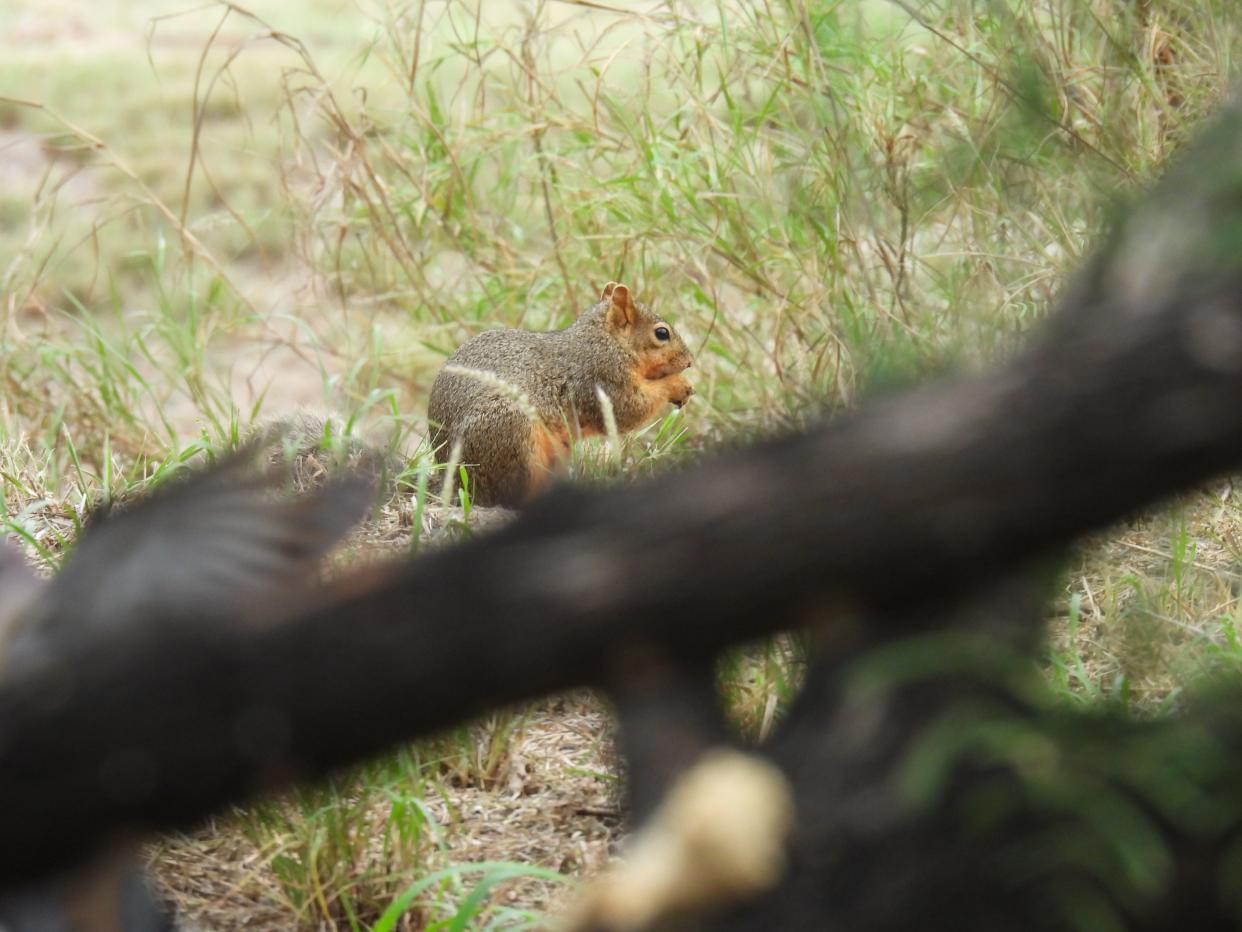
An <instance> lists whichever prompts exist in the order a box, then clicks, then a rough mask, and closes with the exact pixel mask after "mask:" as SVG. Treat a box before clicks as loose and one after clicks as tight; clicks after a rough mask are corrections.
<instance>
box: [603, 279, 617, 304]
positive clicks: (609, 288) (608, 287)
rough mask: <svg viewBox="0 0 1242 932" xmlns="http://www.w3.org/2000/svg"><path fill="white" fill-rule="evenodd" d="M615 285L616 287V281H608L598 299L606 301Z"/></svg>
mask: <svg viewBox="0 0 1242 932" xmlns="http://www.w3.org/2000/svg"><path fill="white" fill-rule="evenodd" d="M616 287H617V283H616V282H609V283H608V284H607V285H605V286H604V293H603V294H602V295H600V296H599V299H600V300H601V301H607V300H608V299H609V298H611V297H612V290H613V289H614V288H616Z"/></svg>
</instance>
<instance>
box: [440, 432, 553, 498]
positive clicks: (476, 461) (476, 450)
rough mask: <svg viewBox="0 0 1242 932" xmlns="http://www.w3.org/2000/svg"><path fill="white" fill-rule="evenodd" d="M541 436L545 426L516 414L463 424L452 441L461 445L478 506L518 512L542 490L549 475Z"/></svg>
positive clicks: (463, 462)
mask: <svg viewBox="0 0 1242 932" xmlns="http://www.w3.org/2000/svg"><path fill="white" fill-rule="evenodd" d="M541 431H542V425H536V424H532V423H531V422H530V420H529V419H528V418H527V417H526V416H525V414H523V413H522V412H520V411H516V410H514V411H506V412H504V413H503V414H502V415H500V416H499V417H498V416H497V412H495V411H491V412H488V416H487V417H484V418H472V419H469V420H467V421H465V422H463V423H462V424H460V425H459V427H458V429H457V430H455V431H454V432H453V436H454V440H455V441H458V442H460V443H461V458H460V462H461V463H462V464H463V465H464V466H465V468H466V475H467V478H468V480H469V483H470V489H469V491H470V498H471V500H472V501H473V502H474V503H475V504H476V505H482V506H484V507H491V506H495V505H501V506H504V507H506V508H516V507H519V506H521V505H523V504H525V503H526V502H527V501H528V500H529V499H530V497H531V496H532V495H534V494H535V493H536V492H538V491H539V489H540V488H541V487H542V485H543V480H544V478H545V477H546V476H547V474H548V469H547V467H546V466H545V465H544V458H543V456H544V452H545V444H544V438H543V436H542V432H541Z"/></svg>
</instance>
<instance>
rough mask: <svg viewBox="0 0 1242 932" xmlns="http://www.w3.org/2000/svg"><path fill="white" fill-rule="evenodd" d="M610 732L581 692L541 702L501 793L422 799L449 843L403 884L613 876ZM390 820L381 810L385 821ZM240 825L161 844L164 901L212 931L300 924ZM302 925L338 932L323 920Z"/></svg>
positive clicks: (544, 891) (499, 897) (567, 891)
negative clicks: (519, 873)
mask: <svg viewBox="0 0 1242 932" xmlns="http://www.w3.org/2000/svg"><path fill="white" fill-rule="evenodd" d="M611 731H612V726H611V723H610V720H609V718H608V716H607V714H606V713H605V712H604V710H603V707H602V706H601V705H600V703H599V702H597V701H596V700H595V699H593V698H592V697H590V696H587V695H571V696H563V697H559V698H554V699H551V700H548V701H546V702H543V703H540V704H538V705H537V706H536V707H534V709H533V710H532V714H531V717H530V719H529V720H528V721H527V724H526V725H525V726H524V730H523V732H522V734H521V735H520V736H518V737H517V738H516V740H515V741H514V744H513V746H512V748H511V753H510V756H509V760H508V762H507V767H506V773H505V775H504V776H503V777H502V779H501V780H500V781H499V785H498V787H497V788H494V789H484V788H480V787H478V786H464V787H457V786H453V785H452V784H451V783H450V782H449V781H447V780H446V781H441V782H439V783H437V784H436V787H435V790H434V791H430V792H428V793H427V796H426V798H425V799H424V802H425V804H426V807H427V812H428V813H429V815H430V816H431V817H432V818H433V819H434V820H435V822H436V824H437V825H438V827H439V829H440V834H441V836H442V847H440V848H438V849H435V848H429V850H428V851H427V852H426V856H425V862H424V863H423V864H422V865H420V866H419V868H418V870H417V872H414V873H412V874H411V875H410V876H409V877H408V878H405V882H408V883H413V882H414V881H415V880H417V879H418V878H419V877H420V876H423V875H425V873H427V872H430V871H433V870H437V869H440V868H443V867H446V866H448V865H452V864H463V863H469V862H482V861H511V862H516V863H519V864H528V865H537V866H540V867H544V868H548V869H551V870H555V871H557V872H559V873H562V874H565V875H566V876H569V877H573V878H577V879H584V878H587V877H591V876H594V875H595V874H597V873H599V872H600V871H601V870H602V869H603V868H604V867H606V866H607V865H608V863H609V861H610V858H611V856H612V854H613V852H614V850H615V847H616V844H617V842H618V839H619V835H620V831H621V820H620V812H619V807H618V802H617V799H616V793H615V787H616V785H617V784H616V782H615V781H612V780H607V779H601V778H600V777H598V776H596V774H612V773H614V772H615V760H614V752H613V745H612V739H611ZM386 816H387V812H383V813H377V814H376V820H377V821H378V822H382V821H384V819H385V818H386ZM275 854H276V852H274V851H263V850H259V849H258V848H257V847H256V846H255V845H254V844H253V843H252V842H250V841H249V840H248V838H247V837H246V834H245V833H244V832H243V831H242V829H241V828H240V826H239V825H238V824H236V823H235V822H234V821H232V820H229V819H223V820H213V821H211V822H210V823H208V824H207V825H206V826H205V827H204V828H203V829H202V830H200V831H199V832H197V833H195V834H193V835H189V836H176V837H172V838H168V839H165V840H164V841H163V842H161V843H159V844H158V845H155V846H153V847H152V849H151V852H150V858H151V865H152V868H153V871H154V873H155V876H156V878H157V881H158V883H159V885H160V887H161V889H162V890H163V892H164V893H165V894H166V895H167V896H168V897H169V898H170V900H171V901H172V902H173V903H175V904H176V906H177V909H178V913H179V916H181V917H182V918H183V919H184V920H186V922H187V928H188V929H191V930H202V932H208V930H211V932H233V930H249V929H290V928H293V927H294V925H295V919H294V915H293V913H292V909H291V907H290V906H288V905H286V903H285V902H284V899H283V897H282V893H281V888H280V884H279V880H278V878H277V877H276V875H275V873H274V871H273V869H272V865H271V861H272V859H273V857H274V855H275ZM572 894H573V890H572V887H571V886H570V885H562V884H557V883H554V882H551V881H547V880H540V879H534V878H522V879H518V880H514V881H509V882H506V883H503V884H499V885H497V887H495V888H494V889H493V890H492V892H491V895H490V900H491V902H493V903H497V904H503V905H504V906H508V907H512V908H518V909H529V910H540V911H542V910H550V911H556V910H558V909H560V908H561V907H563V905H564V903H565V900H566V898H567V897H569V896H572ZM303 927H312V928H314V927H318V928H325V929H327V928H331V926H330V925H328V924H326V923H324V922H323V921H322V920H320V921H314V920H310V921H308V920H304V921H303Z"/></svg>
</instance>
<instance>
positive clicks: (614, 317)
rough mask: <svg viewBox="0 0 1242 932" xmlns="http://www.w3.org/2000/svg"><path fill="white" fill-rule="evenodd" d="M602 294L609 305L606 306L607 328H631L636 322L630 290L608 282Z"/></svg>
mask: <svg viewBox="0 0 1242 932" xmlns="http://www.w3.org/2000/svg"><path fill="white" fill-rule="evenodd" d="M604 294H605V297H606V299H607V300H608V301H610V302H611V303H610V304H609V306H608V316H607V322H608V326H609V327H611V328H612V329H614V330H619V329H621V328H623V327H629V326H632V325H633V324H634V323H635V322H636V315H635V309H634V302H633V301H632V300H631V299H630V289H628V288H626V287H625V286H624V285H618V284H616V283H615V282H609V283H608V284H607V286H605V288H604Z"/></svg>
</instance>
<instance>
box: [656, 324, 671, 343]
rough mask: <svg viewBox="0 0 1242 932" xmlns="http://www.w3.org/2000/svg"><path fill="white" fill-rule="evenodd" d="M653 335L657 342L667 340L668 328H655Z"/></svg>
mask: <svg viewBox="0 0 1242 932" xmlns="http://www.w3.org/2000/svg"><path fill="white" fill-rule="evenodd" d="M655 335H656V339H657V340H661V341H663V340H667V339H668V327H656V328H655Z"/></svg>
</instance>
